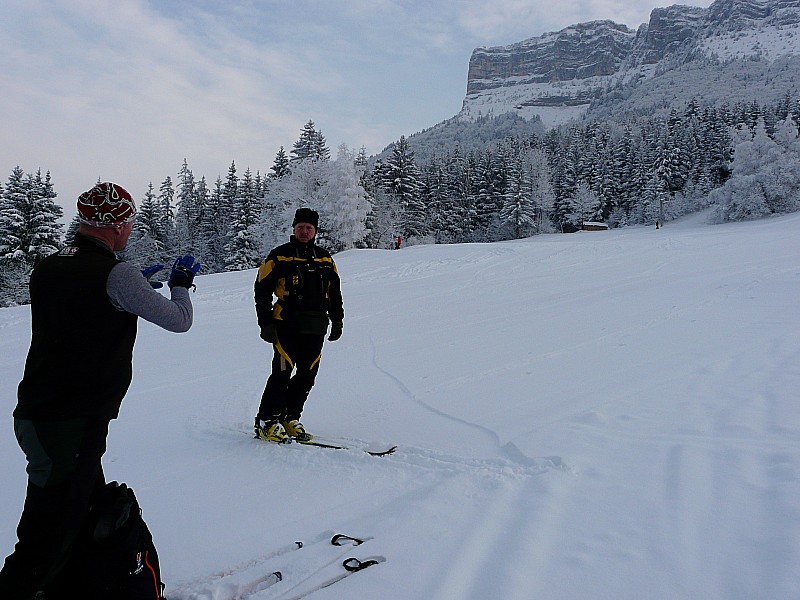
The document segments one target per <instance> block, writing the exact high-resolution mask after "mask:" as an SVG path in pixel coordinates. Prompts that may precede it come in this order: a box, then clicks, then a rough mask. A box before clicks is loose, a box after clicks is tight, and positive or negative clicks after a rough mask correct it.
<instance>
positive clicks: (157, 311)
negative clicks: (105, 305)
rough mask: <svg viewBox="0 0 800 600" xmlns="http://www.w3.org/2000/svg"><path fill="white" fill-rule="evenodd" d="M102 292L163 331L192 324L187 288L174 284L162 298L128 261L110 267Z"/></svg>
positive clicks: (187, 328)
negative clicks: (166, 296)
mask: <svg viewBox="0 0 800 600" xmlns="http://www.w3.org/2000/svg"><path fill="white" fill-rule="evenodd" d="M106 292H107V293H108V297H109V298H110V299H111V303H112V304H114V306H116V307H117V308H119V309H120V310H124V311H126V312H129V313H133V314H135V315H138V316H140V317H142V318H143V319H145V320H146V321H150V322H151V323H154V324H155V325H158V326H159V327H163V328H164V329H166V330H167V331H173V332H175V333H183V332H184V331H188V330H189V328H190V327H191V326H192V318H193V312H192V301H191V299H190V298H189V290H188V289H186V288H185V287H181V286H179V285H176V286H175V287H173V288H172V290H171V294H170V295H171V297H170V298H165V297H164V296H162V295H161V294H159V293H158V292H157V291H155V290H154V289H153V288H152V287H151V285H150V283H149V282H148V281H147V279H145V278H144V276H143V275H142V273H141V271H139V269H137V268H136V267H135V266H133V265H132V264H130V263H127V262H121V263H119V264H118V265H117V266H115V267H114V268H113V269H111V272H110V273H109V274H108V281H107V282H106Z"/></svg>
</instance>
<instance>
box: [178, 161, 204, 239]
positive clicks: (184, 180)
mask: <svg viewBox="0 0 800 600" xmlns="http://www.w3.org/2000/svg"><path fill="white" fill-rule="evenodd" d="M200 210H201V209H200V205H199V202H198V198H197V190H196V184H195V180H194V174H193V173H192V171H191V169H189V164H188V163H187V161H186V159H185V158H184V159H183V164H182V165H181V169H180V171H179V172H178V193H177V205H176V211H175V247H176V250H177V252H178V253H179V254H194V255H197V254H198V245H199V244H198V229H199V219H200Z"/></svg>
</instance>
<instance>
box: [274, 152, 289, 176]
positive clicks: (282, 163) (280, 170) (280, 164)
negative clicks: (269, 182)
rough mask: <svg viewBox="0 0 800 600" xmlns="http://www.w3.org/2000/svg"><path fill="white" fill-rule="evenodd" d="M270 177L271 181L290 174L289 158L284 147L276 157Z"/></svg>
mask: <svg viewBox="0 0 800 600" xmlns="http://www.w3.org/2000/svg"><path fill="white" fill-rule="evenodd" d="M269 170H270V173H269V177H270V178H271V179H280V178H281V177H283V176H284V175H287V174H288V173H289V157H288V156H286V150H284V148H283V146H281V147H280V149H279V150H278V153H277V154H276V155H275V161H274V162H273V163H272V167H270V169H269Z"/></svg>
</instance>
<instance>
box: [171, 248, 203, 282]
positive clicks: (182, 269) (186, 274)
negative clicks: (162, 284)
mask: <svg viewBox="0 0 800 600" xmlns="http://www.w3.org/2000/svg"><path fill="white" fill-rule="evenodd" d="M199 270H200V263H199V262H195V260H194V256H192V255H191V254H187V255H186V256H179V257H178V258H176V259H175V262H174V263H173V264H172V274H171V275H170V276H169V281H167V285H168V286H169V287H170V289H172V288H174V287H175V286H176V285H179V286H181V287H185V288H186V289H189V288H190V287H192V281H194V276H195V275H197V272H198V271H199Z"/></svg>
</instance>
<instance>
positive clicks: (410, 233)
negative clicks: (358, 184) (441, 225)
mask: <svg viewBox="0 0 800 600" xmlns="http://www.w3.org/2000/svg"><path fill="white" fill-rule="evenodd" d="M380 177H381V180H382V183H383V187H384V189H385V190H386V191H388V192H390V193H391V194H393V195H394V196H395V197H396V198H397V202H398V204H399V206H400V210H401V211H402V215H403V216H402V219H403V226H402V231H401V232H400V234H401V235H402V236H403V237H404V238H405V239H406V240H408V239H409V238H412V237H420V236H421V235H424V232H425V229H426V226H425V220H426V215H425V206H424V205H423V204H422V201H421V197H420V187H421V186H420V171H419V169H418V168H417V164H416V160H415V159H414V151H413V150H411V147H410V146H409V145H408V140H407V139H406V137H405V136H400V140H399V141H397V142H396V143H395V144H394V145H393V149H392V154H391V156H389V157H388V158H387V159H386V161H385V162H384V164H383V170H382V171H381V173H380Z"/></svg>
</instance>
